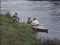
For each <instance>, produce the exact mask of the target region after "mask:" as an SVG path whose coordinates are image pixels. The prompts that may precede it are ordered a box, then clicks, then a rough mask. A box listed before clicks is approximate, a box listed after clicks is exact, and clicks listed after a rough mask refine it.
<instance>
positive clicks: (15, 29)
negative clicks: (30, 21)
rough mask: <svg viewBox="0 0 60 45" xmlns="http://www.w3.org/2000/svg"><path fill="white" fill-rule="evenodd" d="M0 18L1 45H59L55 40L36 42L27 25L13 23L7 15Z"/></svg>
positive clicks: (0, 15)
mask: <svg viewBox="0 0 60 45" xmlns="http://www.w3.org/2000/svg"><path fill="white" fill-rule="evenodd" d="M0 17H1V18H0V29H1V30H0V43H1V45H60V40H57V39H53V40H50V39H47V40H44V41H43V42H42V41H41V40H37V39H36V38H35V35H34V33H33V32H32V29H30V28H29V27H28V25H27V24H25V23H17V22H13V21H12V20H11V18H10V15H9V16H8V14H6V15H3V14H0Z"/></svg>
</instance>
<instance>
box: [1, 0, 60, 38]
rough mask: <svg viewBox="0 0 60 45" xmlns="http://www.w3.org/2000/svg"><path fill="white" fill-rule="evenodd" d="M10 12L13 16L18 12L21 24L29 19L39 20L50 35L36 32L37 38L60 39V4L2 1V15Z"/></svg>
mask: <svg viewBox="0 0 60 45" xmlns="http://www.w3.org/2000/svg"><path fill="white" fill-rule="evenodd" d="M8 11H9V12H10V13H11V16H12V15H13V14H14V13H15V12H18V16H19V18H20V22H26V21H27V18H28V17H31V18H34V17H35V18H37V20H38V21H39V22H40V24H44V27H46V28H47V29H48V33H44V32H36V38H38V39H40V38H43V37H44V38H57V39H60V2H58V3H57V2H48V1H20V0H18V1H17V0H15V1H14V0H13V1H12V0H6V1H1V13H6V12H8Z"/></svg>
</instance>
